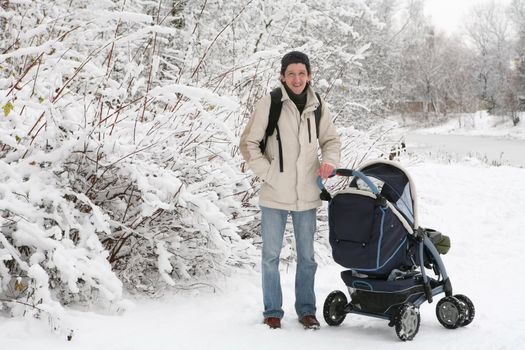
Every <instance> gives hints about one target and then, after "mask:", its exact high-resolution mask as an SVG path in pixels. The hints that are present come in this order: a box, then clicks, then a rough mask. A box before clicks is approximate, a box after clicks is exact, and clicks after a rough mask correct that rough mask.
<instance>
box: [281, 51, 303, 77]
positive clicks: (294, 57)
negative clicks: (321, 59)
mask: <svg viewBox="0 0 525 350" xmlns="http://www.w3.org/2000/svg"><path fill="white" fill-rule="evenodd" d="M293 63H302V64H304V65H305V66H306V70H307V71H308V74H310V60H309V59H308V56H306V54H304V53H302V52H300V51H290V52H288V53H287V54H286V55H284V56H283V58H281V75H284V72H285V71H286V68H287V67H288V65H290V64H293Z"/></svg>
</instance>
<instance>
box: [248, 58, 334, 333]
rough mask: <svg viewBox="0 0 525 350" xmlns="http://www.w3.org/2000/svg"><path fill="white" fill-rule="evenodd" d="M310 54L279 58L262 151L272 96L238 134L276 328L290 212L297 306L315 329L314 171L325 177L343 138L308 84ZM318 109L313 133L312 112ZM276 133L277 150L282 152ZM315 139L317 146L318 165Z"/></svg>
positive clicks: (267, 306)
mask: <svg viewBox="0 0 525 350" xmlns="http://www.w3.org/2000/svg"><path fill="white" fill-rule="evenodd" d="M310 80H311V70H310V61H309V59H308V56H307V55H305V54H304V53H302V52H298V51H292V52H289V53H287V54H286V55H284V56H283V57H282V60H281V75H280V81H281V84H280V89H281V92H282V98H281V101H282V109H281V113H280V117H279V120H278V123H277V128H276V130H278V133H277V132H273V134H272V135H271V136H269V137H268V139H267V141H266V146H265V147H264V148H263V149H264V152H263V150H262V149H261V147H260V142H261V141H263V140H264V139H265V131H266V127H267V125H268V120H269V112H270V105H271V96H270V95H267V96H265V97H263V98H262V99H261V100H260V101H259V102H258V103H257V104H256V106H255V110H254V112H253V114H252V116H251V118H250V121H249V122H248V124H247V126H246V128H245V130H244V131H243V134H242V135H241V141H240V150H241V153H242V155H243V157H244V159H245V160H246V163H247V164H248V166H249V168H250V169H252V171H253V172H254V173H255V175H257V176H258V177H259V178H260V179H261V180H262V185H261V191H260V195H259V205H260V207H261V231H262V232H261V236H262V241H263V246H262V289H263V301H264V312H263V316H264V323H265V324H266V325H268V326H269V327H270V328H280V327H281V318H282V317H283V315H284V312H283V309H282V291H281V284H280V274H279V256H280V253H281V248H282V243H283V235H284V231H285V226H286V221H287V218H288V214H291V216H292V221H293V227H294V235H295V241H296V251H297V271H296V275H295V310H296V312H297V315H298V317H299V322H300V323H302V324H303V326H304V327H305V328H308V329H318V328H319V321H318V320H317V319H316V316H315V313H316V304H315V293H314V278H315V272H316V269H317V263H316V262H315V259H314V248H313V243H314V233H315V230H316V211H317V207H319V206H321V200H320V199H319V189H318V187H317V185H316V179H317V176H318V175H320V176H321V177H322V178H327V177H328V176H329V175H330V174H331V173H332V171H333V170H334V168H335V167H336V166H337V164H338V163H339V157H340V148H341V143H340V141H339V136H338V134H337V131H336V129H335V127H334V124H333V123H332V119H331V117H330V113H329V111H328V108H327V107H326V104H325V103H322V101H319V100H318V97H317V95H316V93H315V92H314V90H313V88H312V87H311V86H310ZM318 106H320V108H321V118H320V120H319V126H318V133H319V135H317V127H316V121H315V110H316V108H317V107H318ZM277 134H279V138H280V143H281V152H279V142H278V140H277ZM318 144H319V146H320V148H321V157H322V158H321V159H322V162H321V163H320V161H319V157H318Z"/></svg>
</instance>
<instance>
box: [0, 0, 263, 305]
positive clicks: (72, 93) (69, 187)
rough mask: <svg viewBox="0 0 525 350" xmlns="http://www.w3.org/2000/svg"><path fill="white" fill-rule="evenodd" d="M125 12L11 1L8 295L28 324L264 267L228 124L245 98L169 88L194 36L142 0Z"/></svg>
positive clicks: (3, 267) (2, 85)
mask: <svg viewBox="0 0 525 350" xmlns="http://www.w3.org/2000/svg"><path fill="white" fill-rule="evenodd" d="M121 7H122V4H120V5H119V4H117V3H112V2H102V1H97V2H93V3H85V2H75V1H73V2H71V1H56V2H54V3H49V2H46V1H32V2H30V1H17V2H9V3H6V4H2V8H1V11H2V12H1V16H0V17H1V21H2V23H1V24H2V27H3V29H4V31H3V33H2V39H3V41H2V50H1V52H2V54H1V55H0V62H2V70H1V72H0V74H1V76H0V106H2V108H3V110H2V112H3V116H2V118H1V119H0V168H1V172H0V174H1V175H0V177H1V178H0V182H1V183H0V213H1V220H2V221H1V222H0V225H1V230H0V286H1V289H0V298H1V300H2V302H3V303H4V304H6V305H7V306H9V308H10V309H11V310H12V313H13V314H15V312H14V311H13V310H14V309H16V305H23V306H28V305H31V306H33V309H35V308H36V309H38V310H44V311H49V310H51V309H53V310H55V311H56V312H55V311H54V312H55V313H57V314H58V313H59V310H60V307H59V304H58V303H57V302H56V300H58V301H59V302H61V303H70V302H94V303H102V304H104V305H107V303H108V302H110V303H112V304H113V305H118V304H119V301H120V300H121V298H122V291H123V288H122V287H123V285H122V283H124V285H125V286H126V287H128V288H130V289H133V290H138V291H140V292H147V293H150V294H155V293H158V292H159V291H162V289H163V287H164V286H166V285H171V286H176V287H178V288H185V287H186V286H188V285H192V284H193V283H195V281H198V280H199V279H204V278H206V277H207V276H209V275H210V274H217V273H219V274H224V273H228V270H229V268H230V267H231V266H241V265H244V264H248V265H249V266H252V265H253V254H252V249H253V247H252V246H251V245H250V244H249V241H243V240H242V239H241V238H240V236H239V235H238V229H237V221H236V220H240V222H241V223H242V220H243V219H242V218H243V217H244V215H242V210H243V209H242V207H241V206H240V204H239V202H238V201H236V200H235V197H234V196H235V194H236V193H237V191H238V189H237V187H238V186H239V184H240V183H241V182H242V181H243V179H242V177H241V176H240V175H239V172H238V171H237V170H235V169H236V168H237V167H238V164H237V163H238V162H237V160H236V159H235V156H234V155H232V152H231V148H232V143H236V141H235V136H234V132H233V131H232V130H231V129H230V127H229V126H227V125H226V124H225V123H224V120H225V119H227V118H226V116H227V115H230V114H231V113H232V112H233V111H235V110H236V109H237V108H238V104H237V102H236V101H235V100H234V99H232V98H221V97H219V96H217V95H216V94H214V93H213V92H211V91H210V90H208V89H202V88H199V87H191V86H188V85H184V84H182V83H181V82H179V81H176V80H175V79H171V80H167V79H164V80H163V81H162V82H161V81H159V79H158V74H159V73H158V71H159V67H160V66H161V65H168V64H169V62H167V61H166V60H164V57H163V56H162V52H161V50H160V48H161V47H162V45H164V44H166V43H169V42H170V41H171V40H173V39H174V38H176V37H177V36H178V35H181V36H182V35H183V34H185V32H180V31H179V30H178V29H177V28H174V27H167V26H162V25H161V23H160V22H161V18H162V17H163V16H165V15H166V13H165V12H162V13H161V11H160V9H159V10H157V9H156V8H152V9H148V8H147V4H144V3H141V2H140V1H136V2H130V3H128V4H127V5H126V8H125V11H123V8H121ZM149 12H152V13H154V15H153V16H151V15H148V14H144V13H149ZM164 18H165V17H164ZM175 19H176V18H174V17H170V20H171V22H170V23H173V21H175ZM175 22H176V21H175ZM176 58H177V57H171V59H176ZM181 59H182V60H184V57H181ZM167 73H169V70H168V69H165V70H164V76H166V74H167Z"/></svg>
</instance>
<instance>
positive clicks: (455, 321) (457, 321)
mask: <svg viewBox="0 0 525 350" xmlns="http://www.w3.org/2000/svg"><path fill="white" fill-rule="evenodd" d="M466 309H467V306H466V305H465V304H463V303H461V302H460V301H459V299H457V298H455V297H444V298H443V299H441V300H440V301H439V302H438V303H437V305H436V316H437V319H438V321H439V323H441V324H442V325H443V327H445V328H448V329H454V328H458V327H459V326H461V325H462V324H463V322H464V318H465V315H466V314H467V311H466Z"/></svg>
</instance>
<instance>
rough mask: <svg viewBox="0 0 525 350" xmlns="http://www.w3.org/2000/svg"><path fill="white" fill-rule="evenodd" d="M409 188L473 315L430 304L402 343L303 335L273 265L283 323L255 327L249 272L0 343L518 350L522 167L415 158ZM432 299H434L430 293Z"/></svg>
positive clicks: (328, 280)
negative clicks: (448, 323)
mask: <svg viewBox="0 0 525 350" xmlns="http://www.w3.org/2000/svg"><path fill="white" fill-rule="evenodd" d="M408 170H409V172H410V174H411V176H412V178H413V179H414V181H415V183H416V188H417V190H418V200H419V210H420V214H419V216H420V223H421V224H422V225H423V226H427V227H432V228H435V229H438V230H440V231H442V232H443V233H445V234H447V235H449V236H450V237H451V239H452V248H451V250H450V252H449V254H448V255H446V256H444V260H445V264H446V266H447V270H448V272H449V275H450V277H451V280H452V284H453V287H454V290H455V292H457V293H464V294H466V295H467V296H469V297H470V298H471V299H472V300H473V302H474V304H475V306H476V318H475V320H474V322H473V323H472V324H471V325H469V326H468V327H466V328H463V329H457V330H447V329H445V328H443V327H442V326H441V325H440V324H439V323H438V321H437V319H436V317H435V313H434V310H435V309H434V308H435V304H436V302H434V303H433V304H431V305H429V304H427V303H426V304H423V305H422V307H421V328H420V330H419V333H418V335H417V336H416V338H415V339H414V341H412V342H407V343H403V342H401V341H399V340H398V338H397V336H396V334H395V332H394V330H393V329H392V328H389V327H388V326H387V322H386V321H384V320H378V319H372V318H367V317H362V316H357V315H348V316H347V318H346V320H345V322H344V323H343V324H342V325H341V326H340V327H335V328H332V327H328V326H327V325H326V324H325V323H324V320H322V321H321V322H322V328H321V330H319V331H305V330H303V329H302V328H301V326H300V325H299V324H298V323H297V320H296V317H295V315H294V312H293V278H294V271H293V267H292V266H289V267H288V269H287V271H286V268H285V271H283V274H282V277H283V289H284V297H285V306H284V307H285V313H286V314H285V318H284V319H283V329H281V330H269V329H267V328H266V326H264V325H262V324H261V321H262V319H261V316H260V312H261V310H260V301H261V292H260V287H259V275H258V273H257V272H243V273H240V274H239V275H237V276H235V277H233V278H231V279H229V280H227V281H223V282H222V283H221V284H222V286H221V289H220V290H219V291H218V292H217V293H215V294H211V293H208V292H201V293H198V294H197V293H194V295H182V296H181V295H175V296H170V297H168V296H167V297H165V298H163V299H162V300H155V301H152V300H146V301H137V300H136V301H135V304H136V307H135V308H134V309H133V310H131V311H128V312H127V313H126V314H124V315H122V316H105V315H100V314H95V313H83V312H77V311H69V312H68V315H69V316H70V321H71V323H72V324H73V325H74V327H75V329H76V330H75V336H74V338H73V340H72V342H66V341H65V340H64V338H63V337H60V338H59V337H57V336H55V335H52V334H50V333H49V329H48V327H47V326H46V324H45V322H40V321H36V320H21V319H11V320H9V319H5V318H0V349H11V348H15V347H17V348H30V349H42V350H44V349H54V350H55V349H56V350H59V349H75V350H82V349H90V350H93V349H97V350H105V349H107V350H132V349H133V350H135V349H177V350H182V349H214V350H215V349H228V350H229V349H272V350H278V349H299V348H301V347H304V348H308V349H383V348H387V347H388V349H416V348H418V349H443V348H445V349H461V348H463V349H518V348H522V346H523V343H524V342H525V331H524V330H525V306H524V303H523V297H522V293H523V287H525V283H524V282H523V279H524V276H525V267H524V265H525V259H524V258H523V256H524V254H523V247H525V230H524V227H525V218H524V215H523V212H524V209H523V200H524V199H525V169H518V168H511V167H499V168H487V167H471V166H468V165H438V164H427V163H426V164H419V165H415V166H411V167H409V168H408ZM339 271H340V268H339V267H338V266H336V265H335V264H328V265H322V266H319V269H318V275H317V284H316V289H317V296H318V302H317V304H318V316H319V317H320V318H322V310H321V309H322V304H323V302H324V298H325V297H326V295H327V294H328V293H329V292H331V291H332V290H334V289H340V290H344V291H345V292H346V290H345V289H344V285H343V283H342V281H341V280H340V278H339ZM439 297H441V296H439Z"/></svg>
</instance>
